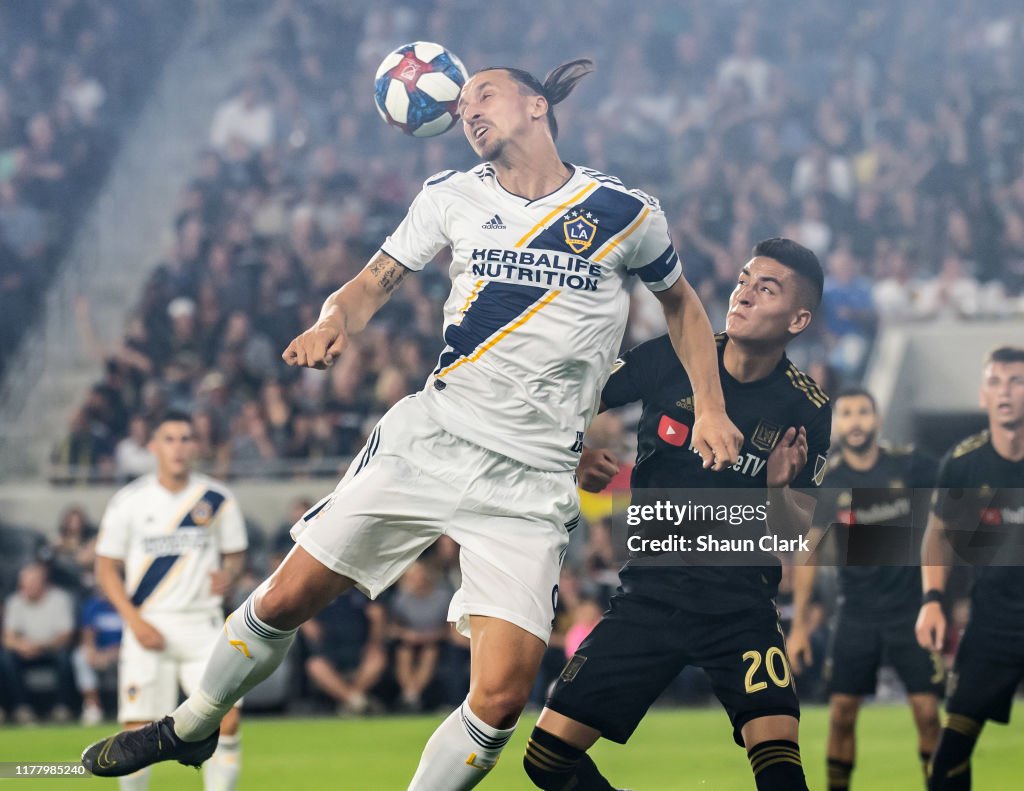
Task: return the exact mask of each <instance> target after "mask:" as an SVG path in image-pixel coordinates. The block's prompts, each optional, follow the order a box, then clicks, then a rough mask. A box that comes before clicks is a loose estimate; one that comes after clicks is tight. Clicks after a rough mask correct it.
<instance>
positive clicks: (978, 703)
mask: <svg viewBox="0 0 1024 791" xmlns="http://www.w3.org/2000/svg"><path fill="white" fill-rule="evenodd" d="M1022 678H1024V634H1021V633H1020V632H1017V633H1013V632H1007V631H1006V630H1004V629H996V628H993V627H991V626H987V625H985V624H981V623H977V622H975V621H971V622H970V623H968V624H967V629H966V630H965V631H964V636H963V637H962V638H961V639H960V647H959V648H958V649H957V652H956V660H955V661H954V663H953V670H952V672H951V673H950V674H949V686H948V693H949V700H948V701H947V703H946V711H947V712H948V713H949V714H961V715H963V716H965V717H969V718H970V719H972V720H975V721H976V722H984V721H985V720H995V721H996V722H1003V723H1006V722H1009V721H1010V709H1011V708H1012V707H1013V694H1014V692H1015V691H1016V690H1017V686H1018V685H1019V684H1020V682H1021V679H1022Z"/></svg>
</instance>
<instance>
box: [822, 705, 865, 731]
mask: <svg viewBox="0 0 1024 791" xmlns="http://www.w3.org/2000/svg"><path fill="white" fill-rule="evenodd" d="M857 710H858V706H857V704H856V703H851V702H849V701H832V705H831V706H830V707H829V727H831V729H832V732H833V733H836V734H838V735H840V736H851V735H853V732H854V728H855V727H856V725H857Z"/></svg>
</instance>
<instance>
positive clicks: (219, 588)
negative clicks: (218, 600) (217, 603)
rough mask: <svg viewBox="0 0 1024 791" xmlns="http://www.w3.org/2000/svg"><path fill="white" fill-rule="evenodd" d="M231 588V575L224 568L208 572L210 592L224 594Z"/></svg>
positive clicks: (217, 594)
mask: <svg viewBox="0 0 1024 791" xmlns="http://www.w3.org/2000/svg"><path fill="white" fill-rule="evenodd" d="M230 590H231V575H230V574H228V572H226V571H225V570H224V569H217V570H216V571H211V572H210V593H212V594H213V595H214V596H226V595H227V594H228V592H229V591H230Z"/></svg>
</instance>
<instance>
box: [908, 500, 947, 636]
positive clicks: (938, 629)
mask: <svg viewBox="0 0 1024 791" xmlns="http://www.w3.org/2000/svg"><path fill="white" fill-rule="evenodd" d="M947 529H948V528H947V526H946V521H945V520H944V519H943V518H942V517H940V516H939V515H938V514H936V513H934V512H932V513H930V514H929V515H928V527H927V528H925V531H924V538H923V539H922V540H921V587H922V589H923V592H924V593H925V594H928V593H929V591H939V592H940V593H942V592H945V590H946V580H947V579H948V578H949V566H950V563H952V554H953V553H952V547H951V546H950V545H949V539H948V537H947V534H946V533H947ZM914 632H915V634H916V635H917V642H918V643H920V644H921V647H922V648H926V649H928V650H929V651H941V650H942V646H943V644H944V643H945V641H946V614H945V613H944V612H943V611H942V602H941V601H940V600H939V599H938V598H937V597H936V598H934V600H932V601H924V602H923V603H922V604H921V611H920V612H919V613H918V615H917V625H916V626H915V628H914Z"/></svg>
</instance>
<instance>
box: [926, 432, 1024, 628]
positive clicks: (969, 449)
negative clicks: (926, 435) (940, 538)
mask: <svg viewBox="0 0 1024 791" xmlns="http://www.w3.org/2000/svg"><path fill="white" fill-rule="evenodd" d="M932 510H934V512H935V513H936V514H937V515H938V516H939V517H941V518H942V519H943V521H945V522H946V523H947V526H948V527H949V528H950V535H951V538H952V544H953V547H954V551H956V552H957V554H958V555H959V556H960V557H961V558H965V559H967V560H968V561H971V562H973V563H974V564H975V565H974V588H973V590H972V592H971V599H972V602H973V604H972V608H971V617H972V618H973V619H975V620H978V621H981V622H983V623H986V624H990V625H993V626H995V627H997V628H1002V629H1010V630H1013V631H1020V630H1024V568H1021V566H1020V559H1021V557H1024V552H1022V548H1024V460H1021V461H1009V460H1008V459H1004V458H1003V457H1002V456H1000V455H999V454H998V453H996V449H995V448H994V447H993V446H992V438H991V436H990V434H989V432H988V431H987V430H986V431H982V432H980V433H979V434H975V435H974V436H971V437H968V438H967V439H965V440H964V441H963V442H961V443H960V444H958V445H957V446H956V447H954V448H953V449H952V450H951V451H949V453H947V454H946V455H945V456H944V457H943V459H942V463H941V465H940V466H939V475H938V480H937V481H936V490H935V497H934V498H933V506H932ZM993 561H994V562H993ZM1000 563H1001V564H1002V565H997V564H1000Z"/></svg>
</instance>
